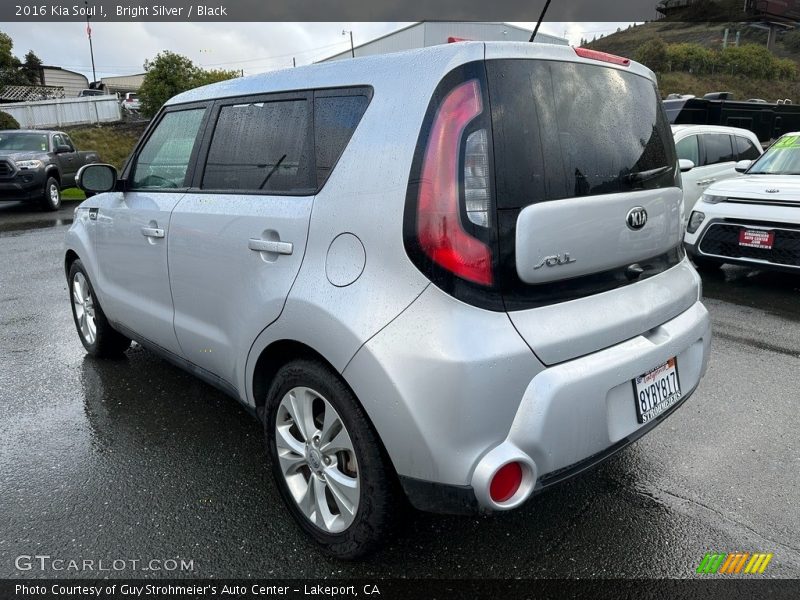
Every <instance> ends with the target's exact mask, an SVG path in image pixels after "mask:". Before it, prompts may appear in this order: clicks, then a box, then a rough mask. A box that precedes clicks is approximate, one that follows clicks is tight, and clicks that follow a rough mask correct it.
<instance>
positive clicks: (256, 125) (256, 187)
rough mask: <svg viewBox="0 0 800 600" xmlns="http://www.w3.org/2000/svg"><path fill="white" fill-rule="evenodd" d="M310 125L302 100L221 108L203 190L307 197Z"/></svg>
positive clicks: (308, 188)
mask: <svg viewBox="0 0 800 600" xmlns="http://www.w3.org/2000/svg"><path fill="white" fill-rule="evenodd" d="M310 140H311V122H310V118H309V110H308V102H307V101H306V100H280V101H275V102H253V103H248V104H235V105H231V106H223V107H222V109H221V110H220V113H219V118H218V119H217V126H216V128H215V129H214V137H213V139H212V140H211V147H210V149H209V152H208V159H207V162H206V169H205V174H204V175H203V188H205V189H218V190H247V191H264V192H291V193H302V192H311V191H313V190H314V189H315V188H316V185H315V184H314V183H313V180H312V168H311V167H312V160H313V155H312V153H311V152H310V150H309V149H310Z"/></svg>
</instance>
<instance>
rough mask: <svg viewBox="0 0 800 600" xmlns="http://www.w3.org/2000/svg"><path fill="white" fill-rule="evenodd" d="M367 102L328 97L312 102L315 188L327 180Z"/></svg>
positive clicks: (358, 99)
mask: <svg viewBox="0 0 800 600" xmlns="http://www.w3.org/2000/svg"><path fill="white" fill-rule="evenodd" d="M367 104H369V99H368V98H367V97H366V96H329V97H322V98H316V99H315V100H314V135H315V138H316V139H315V143H316V152H317V156H316V159H317V187H318V188H319V187H322V185H323V184H324V183H325V180H326V179H328V175H329V174H330V172H331V170H332V169H333V167H334V166H335V165H336V161H338V160H339V157H340V156H341V155H342V152H344V149H345V147H346V146H347V142H349V141H350V137H351V136H352V135H353V132H354V131H355V130H356V126H357V125H358V122H359V121H360V120H361V117H362V115H363V114H364V111H365V110H367Z"/></svg>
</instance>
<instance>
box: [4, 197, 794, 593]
mask: <svg viewBox="0 0 800 600" xmlns="http://www.w3.org/2000/svg"><path fill="white" fill-rule="evenodd" d="M76 204H77V203H74V202H73V203H65V206H64V208H62V210H61V211H59V212H58V213H43V212H38V211H36V210H31V209H29V208H28V207H25V206H23V205H20V204H14V203H6V204H0V256H2V261H0V578H3V577H54V576H60V577H75V576H83V577H108V576H112V577H113V576H124V577H154V576H156V577H157V576H164V575H166V574H167V573H166V572H164V571H161V572H158V571H140V570H132V569H130V568H126V570H124V571H121V572H115V571H113V570H112V571H106V572H98V571H94V572H92V571H86V572H83V573H78V572H75V571H72V570H64V571H58V572H56V571H53V570H52V569H49V568H46V569H45V570H44V571H41V570H39V569H38V568H33V569H31V570H22V571H21V570H18V569H17V568H16V566H17V565H16V564H15V563H16V562H17V561H16V559H17V557H18V556H27V555H47V556H51V557H52V558H54V559H56V558H58V559H65V560H67V561H69V560H78V561H82V560H84V559H89V560H94V561H99V560H103V561H106V564H108V563H109V562H110V561H112V560H115V559H125V560H141V561H143V562H147V561H150V560H152V559H157V560H161V561H165V560H167V559H178V560H180V559H184V560H191V561H192V563H193V571H190V572H184V573H180V572H171V573H169V575H171V576H193V577H217V578H221V577H311V578H321V577H350V576H357V577H367V578H372V577H442V578H474V577H481V578H483V577H493V578H500V577H503V578H504V577H582V578H585V577H637V578H639V577H692V576H694V571H695V568H696V567H697V565H698V563H699V561H700V560H701V559H702V557H703V555H704V554H705V553H706V552H736V551H748V552H756V551H760V552H772V553H774V558H773V560H772V562H771V563H770V565H769V567H768V568H767V571H766V573H765V575H764V576H772V577H800V504H799V503H798V500H799V499H800V493H798V491H799V490H800V442H799V441H798V440H799V439H800V411H798V405H799V404H800V310H798V290H799V289H800V277H795V276H790V275H785V274H771V273H764V272H759V271H753V270H749V269H744V268H738V267H725V269H724V270H723V271H722V272H721V273H718V274H714V275H710V276H709V275H704V285H705V294H706V305H707V306H708V308H709V310H710V312H711V315H712V318H713V326H714V333H715V339H714V342H713V350H712V356H711V363H710V366H709V370H708V374H707V376H706V377H705V379H704V380H703V382H702V384H701V386H700V388H699V389H698V391H697V392H696V394H695V395H694V396H693V397H692V398H691V399H690V400H689V401H688V402H687V403H686V404H685V405H684V406H683V407H681V408H680V409H679V410H678V411H676V412H675V413H674V414H673V415H672V416H671V417H670V418H669V419H668V420H667V421H666V422H664V423H663V424H662V425H661V426H660V427H658V428H656V429H655V430H654V431H653V432H651V433H650V434H648V435H647V436H645V437H644V438H643V439H642V440H640V441H638V442H637V443H635V444H633V445H632V446H630V447H628V448H627V449H626V450H624V451H623V452H621V453H619V454H617V455H616V456H615V457H614V458H612V459H611V460H609V461H608V462H606V463H605V464H603V465H602V466H600V467H599V468H597V469H595V470H593V471H591V472H589V473H586V474H583V475H581V476H579V477H578V478H575V479H573V480H571V481H569V482H567V483H565V484H562V485H560V486H557V487H555V488H554V489H551V490H550V491H547V492H545V493H543V494H541V495H539V496H537V497H535V498H534V499H533V500H532V501H530V502H529V503H528V504H527V505H526V506H524V507H523V508H522V509H520V510H517V511H513V512H510V513H505V514H500V515H496V516H493V517H475V518H466V517H443V516H436V515H429V514H422V513H411V514H409V515H408V516H407V517H406V524H405V526H404V527H403V528H402V530H401V533H399V534H397V535H396V536H395V537H393V538H392V539H390V540H387V542H388V543H387V546H386V548H385V549H384V550H382V551H380V552H379V553H377V554H375V555H374V556H372V557H370V558H368V559H367V560H365V561H362V562H358V563H343V562H338V561H335V560H332V559H329V558H326V557H324V556H322V555H321V554H320V553H319V552H317V550H316V549H315V547H314V546H313V545H312V544H311V543H310V542H308V541H306V539H305V538H304V536H303V535H302V534H301V533H300V532H299V531H298V529H297V528H296V526H295V525H294V523H293V522H292V521H291V519H290V517H289V516H288V513H287V512H286V511H285V509H284V508H283V506H282V505H281V501H280V498H279V497H278V494H277V491H276V489H275V487H274V485H273V483H272V481H271V479H270V477H269V475H268V473H267V471H266V468H265V464H266V455H265V451H264V447H263V443H262V432H261V427H260V425H259V424H258V423H257V422H256V421H255V420H254V419H253V418H252V417H251V416H250V415H249V414H248V413H247V412H246V411H245V410H243V409H242V408H241V407H240V406H239V405H238V404H237V403H236V402H235V401H233V400H231V399H229V398H228V397H226V396H224V395H223V394H221V393H220V392H218V391H216V390H214V389H213V388H211V387H209V386H207V385H205V384H203V383H201V382H200V381H198V380H196V379H194V378H193V377H191V376H189V375H188V374H185V373H183V372H182V371H180V370H178V369H177V368H174V367H172V366H171V365H169V364H167V363H166V362H164V361H162V360H161V359H159V358H157V357H156V356H154V355H152V354H150V353H149V352H147V351H145V350H143V349H142V348H140V347H138V346H134V347H133V348H132V349H131V350H129V351H128V353H127V355H126V357H125V358H124V359H122V360H117V361H100V360H94V359H91V358H89V357H87V356H86V355H85V353H84V350H83V347H82V346H81V344H80V342H79V341H78V337H77V334H76V333H75V331H74V326H73V323H72V318H71V314H70V308H69V303H68V294H67V288H66V282H65V277H64V273H63V267H62V243H63V235H64V233H65V232H66V230H67V228H68V226H69V223H70V222H71V219H72V211H73V208H74V207H75V206H76ZM161 564H164V563H161ZM23 565H24V563H23Z"/></svg>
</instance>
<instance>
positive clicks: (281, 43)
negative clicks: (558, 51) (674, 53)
mask: <svg viewBox="0 0 800 600" xmlns="http://www.w3.org/2000/svg"><path fill="white" fill-rule="evenodd" d="M408 24H409V23H200V22H198V23H152V22H148V23H143V22H134V23H103V22H100V23H98V22H95V23H93V24H92V43H93V44H94V57H95V65H96V69H97V77H98V78H100V77H105V76H109V75H128V74H132V73H141V72H142V71H143V68H142V65H143V63H144V61H145V59H148V58H153V57H154V56H155V55H156V54H157V53H158V52H160V51H161V50H172V51H173V52H177V53H179V54H183V55H184V56H187V57H189V58H190V59H191V60H192V61H194V62H195V64H198V65H200V66H203V67H206V68H220V69H244V72H245V75H252V74H254V73H260V72H263V71H269V70H274V69H280V68H285V67H291V66H292V57H295V58H296V60H297V64H298V65H304V64H309V63H311V62H314V61H316V60H319V59H321V58H324V57H326V56H330V55H332V54H336V53H338V52H341V51H343V50H347V49H348V48H349V47H350V39H349V37H347V36H343V35H342V30H343V29H346V30H352V31H353V35H354V39H355V44H356V45H359V44H362V43H364V42H367V41H369V40H371V39H373V38H376V37H378V36H380V35H383V34H385V33H389V32H391V31H394V30H395V29H399V28H400V27H403V26H405V25H408ZM516 24H517V25H521V26H523V27H527V28H529V29H533V26H534V24H533V23H516ZM627 25H628V23H543V24H542V27H541V29H540V31H542V32H544V33H550V34H553V35H558V36H564V35H565V33H566V37H567V38H568V39H569V41H570V43H571V44H573V45H577V44H578V43H579V41H580V39H581V37H585V38H588V39H591V38H592V37H594V36H595V35H597V36H598V37H599V36H600V34H601V33H606V34H607V33H609V32H612V31H616V29H617V27H620V26H621V27H627ZM0 31H3V32H5V33H7V34H9V35H10V36H11V38H12V39H13V40H14V53H15V54H16V55H17V56H19V57H20V58H22V57H23V56H24V55H25V53H26V52H27V51H28V50H33V51H34V52H35V53H36V54H37V55H38V56H39V58H41V59H42V61H43V62H44V64H46V65H54V66H59V67H63V68H65V69H70V70H73V71H78V72H81V73H83V74H84V75H86V76H87V78H88V79H89V80H90V81H91V79H92V67H91V59H90V56H89V43H88V40H87V37H86V24H85V23H79V22H75V23H36V24H34V23H3V24H0Z"/></svg>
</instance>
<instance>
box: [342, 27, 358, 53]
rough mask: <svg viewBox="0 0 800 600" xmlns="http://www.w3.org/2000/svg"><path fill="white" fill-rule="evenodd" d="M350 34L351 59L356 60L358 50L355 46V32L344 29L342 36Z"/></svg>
mask: <svg viewBox="0 0 800 600" xmlns="http://www.w3.org/2000/svg"><path fill="white" fill-rule="evenodd" d="M348 33H349V34H350V57H351V58H355V57H356V48H355V46H354V45H353V32H352V31H348V30H347V29H342V35H347V34H348Z"/></svg>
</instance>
